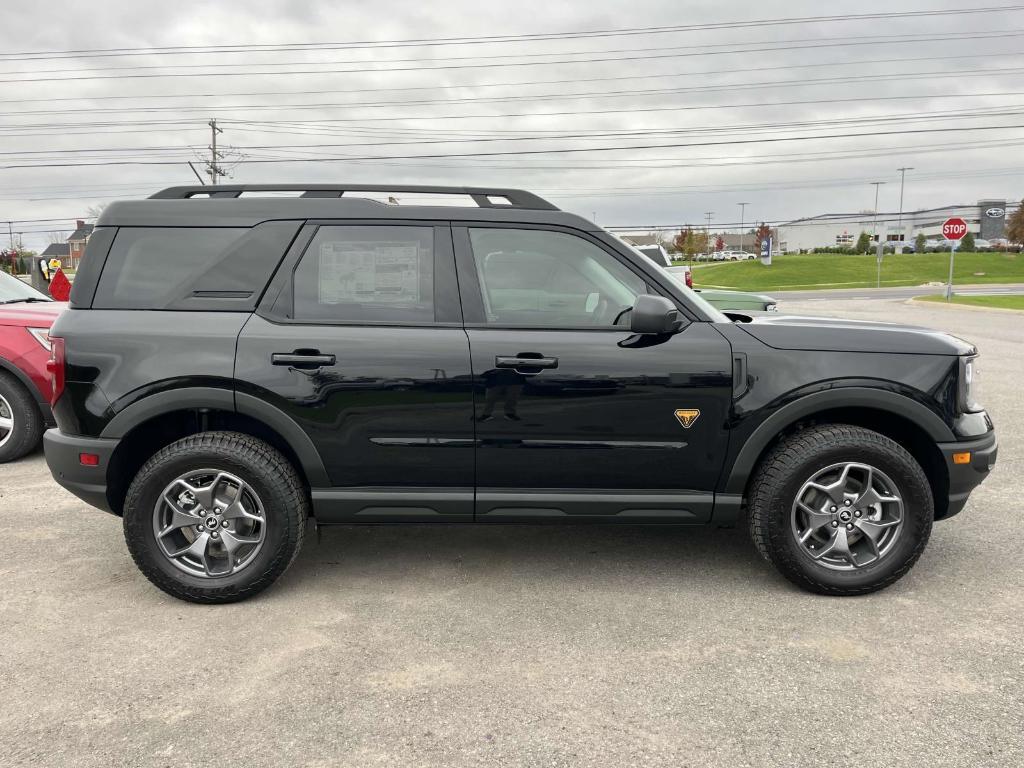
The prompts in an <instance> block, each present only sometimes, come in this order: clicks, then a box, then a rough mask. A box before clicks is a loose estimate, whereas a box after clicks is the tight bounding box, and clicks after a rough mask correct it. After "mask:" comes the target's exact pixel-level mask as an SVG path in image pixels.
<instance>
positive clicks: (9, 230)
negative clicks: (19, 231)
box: [7, 221, 14, 251]
mask: <svg viewBox="0 0 1024 768" xmlns="http://www.w3.org/2000/svg"><path fill="white" fill-rule="evenodd" d="M7 234H8V235H9V236H10V238H11V250H12V251H13V250H14V230H13V229H12V228H11V222H9V221H8V222H7Z"/></svg>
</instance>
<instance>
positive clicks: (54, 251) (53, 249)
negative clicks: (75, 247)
mask: <svg viewBox="0 0 1024 768" xmlns="http://www.w3.org/2000/svg"><path fill="white" fill-rule="evenodd" d="M70 253H71V247H70V246H69V245H68V244H67V243H50V244H49V245H48V246H46V250H45V251H43V252H42V253H41V254H39V255H40V256H57V257H58V258H59V257H61V256H67V255H68V254H70Z"/></svg>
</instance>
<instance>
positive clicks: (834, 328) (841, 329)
mask: <svg viewBox="0 0 1024 768" xmlns="http://www.w3.org/2000/svg"><path fill="white" fill-rule="evenodd" d="M745 319H747V320H748V322H743V323H737V325H738V327H740V328H742V329H743V330H744V331H746V332H747V333H749V334H750V335H751V336H753V337H754V338H756V339H758V340H759V341H762V342H764V343H765V344H767V345H768V346H769V347H774V348H775V349H797V350H809V351H814V350H817V351H820V352H895V353H899V354H911V355H969V354H974V353H976V352H977V349H976V348H975V347H974V345H973V344H971V343H969V342H966V341H964V340H963V339H958V338H957V337H956V336H952V335H950V334H948V333H943V332H942V331H934V330H931V329H930V328H918V327H916V326H913V325H899V324H897V323H882V322H876V321H872V320H843V319H839V318H832V317H799V316H796V315H781V316H780V315H775V314H769V313H765V314H761V313H758V314H757V315H753V314H751V315H748V316H747V318H745Z"/></svg>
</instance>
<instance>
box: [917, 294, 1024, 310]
mask: <svg viewBox="0 0 1024 768" xmlns="http://www.w3.org/2000/svg"><path fill="white" fill-rule="evenodd" d="M916 300H917V301H937V302H941V303H943V304H945V303H946V298H945V297H944V296H918V297H917V299H916ZM952 303H953V304H969V305H971V306H972V307H995V308H997V309H1019V310H1022V311H1024V296H957V295H956V294H953V301H952Z"/></svg>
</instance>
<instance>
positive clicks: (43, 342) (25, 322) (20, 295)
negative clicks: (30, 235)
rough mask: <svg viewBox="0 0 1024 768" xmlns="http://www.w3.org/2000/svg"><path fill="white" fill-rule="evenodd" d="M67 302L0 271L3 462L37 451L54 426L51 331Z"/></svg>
mask: <svg viewBox="0 0 1024 768" xmlns="http://www.w3.org/2000/svg"><path fill="white" fill-rule="evenodd" d="M65 306H66V305H65V304H62V303H59V302H56V301H53V300H52V299H51V298H50V297H49V296H46V295H44V294H42V293H40V292H39V291H37V290H36V289H35V288H32V287H30V286H28V285H26V284H25V283H23V282H22V281H21V280H19V279H18V278H16V277H12V276H11V275H8V274H7V273H6V272H0V464H2V463H4V462H5V461H13V460H14V459H17V458H20V457H22V456H24V455H25V454H26V453H29V452H30V451H32V450H34V449H35V448H36V447H37V446H38V445H39V441H40V439H41V438H42V436H43V429H44V425H52V424H53V415H52V413H51V412H50V403H49V400H50V391H51V384H50V376H49V374H48V373H47V371H46V362H47V360H49V358H50V341H49V338H48V337H47V332H48V331H49V330H50V326H51V325H53V321H54V320H56V319H57V315H59V314H60V313H61V312H62V311H63V310H64V307H65Z"/></svg>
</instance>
